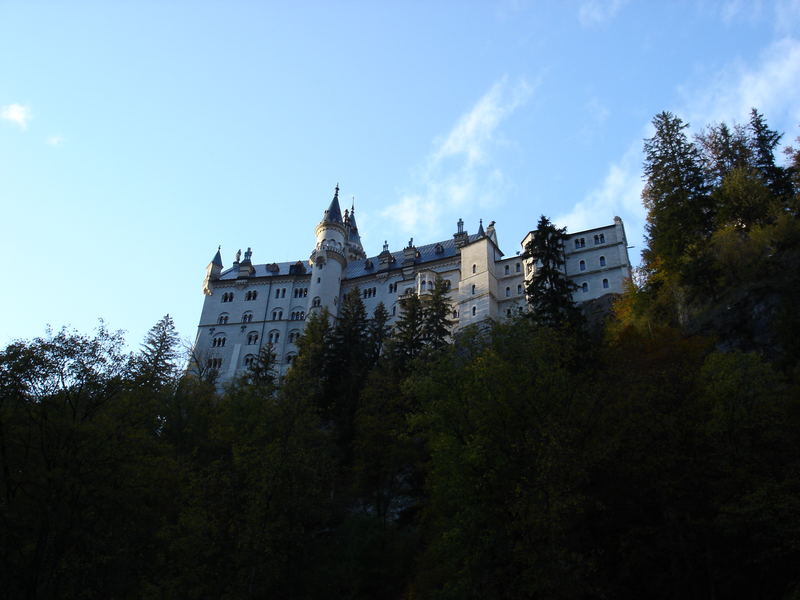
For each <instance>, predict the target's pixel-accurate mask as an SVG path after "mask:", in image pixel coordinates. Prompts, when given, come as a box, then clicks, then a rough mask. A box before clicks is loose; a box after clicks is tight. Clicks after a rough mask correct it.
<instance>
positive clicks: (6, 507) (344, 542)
mask: <svg viewBox="0 0 800 600" xmlns="http://www.w3.org/2000/svg"><path fill="white" fill-rule="evenodd" d="M654 126H655V135H654V137H653V138H650V139H648V140H646V141H645V145H644V173H645V177H646V187H645V192H644V197H643V200H644V203H645V206H646V208H647V211H648V229H647V240H646V242H647V247H646V250H645V252H644V255H643V266H642V268H641V269H640V270H639V272H638V273H637V276H636V277H635V278H634V281H633V282H632V283H631V285H630V288H629V289H628V291H627V292H626V293H625V294H624V295H623V296H622V297H620V298H619V299H617V301H616V303H615V304H614V309H613V312H612V314H610V315H609V317H608V319H607V321H606V322H605V323H604V324H596V323H593V324H588V323H587V322H586V321H585V320H584V319H583V318H582V317H581V314H580V311H578V310H577V309H576V308H575V307H574V305H572V304H571V302H570V301H569V292H570V289H569V285H568V284H567V283H566V282H565V281H563V280H560V279H559V276H558V271H559V269H558V266H559V260H560V257H559V253H558V252H554V251H553V249H554V248H556V249H557V248H558V244H559V243H560V242H559V240H560V239H561V237H562V236H563V234H564V233H563V230H559V229H557V228H555V227H554V226H553V225H552V224H551V223H550V222H549V221H548V220H547V219H546V218H544V217H543V218H542V219H541V220H540V222H539V229H538V231H539V235H538V236H537V237H536V238H535V240H536V242H535V243H534V244H533V245H531V246H530V247H529V248H528V249H527V252H528V253H529V254H530V256H532V257H534V258H536V259H537V261H538V262H539V264H540V269H539V270H538V271H537V272H538V273H539V279H535V280H534V281H532V282H531V285H530V286H529V289H528V294H529V299H530V301H531V304H532V306H534V307H536V311H535V312H534V313H532V315H533V316H522V317H519V318H518V319H516V320H511V321H506V322H503V323H487V324H486V326H485V327H482V328H475V329H468V330H465V331H463V332H462V333H461V334H459V335H458V336H457V337H456V339H451V338H450V336H449V333H448V332H449V327H450V321H449V318H448V317H449V315H450V310H449V308H448V304H447V293H448V292H447V290H446V289H445V287H444V286H443V285H442V284H441V282H438V283H437V285H436V288H435V290H434V292H433V294H432V295H431V296H430V297H427V298H418V297H417V296H414V295H410V296H407V297H406V298H405V299H404V300H403V311H402V317H401V319H400V320H399V322H398V323H397V325H396V326H395V327H394V328H390V327H389V326H388V325H387V322H388V320H389V315H388V313H387V312H386V310H385V309H384V307H383V306H382V305H380V306H379V307H378V309H377V310H376V311H375V314H373V315H368V314H366V312H365V310H364V306H363V304H362V302H361V299H360V296H359V294H358V293H357V291H356V292H355V293H351V294H349V295H347V296H346V297H345V298H344V299H343V302H342V305H341V307H340V310H339V318H338V319H337V320H336V321H335V322H331V320H330V319H329V318H328V315H327V314H325V313H319V314H316V315H313V316H311V317H310V318H309V320H308V322H307V324H306V329H305V333H304V334H303V336H302V337H301V338H300V341H299V353H298V358H297V360H296V362H295V364H294V365H293V366H292V368H291V369H290V371H289V372H288V375H287V376H286V377H285V378H284V379H283V380H280V381H279V380H277V379H276V378H275V376H274V372H273V370H272V358H271V356H270V353H269V351H268V349H266V350H265V351H264V352H262V354H261V355H260V356H259V358H258V360H257V361H255V363H254V364H253V365H252V367H251V369H250V371H248V372H247V373H246V374H245V375H244V376H242V377H241V378H240V379H239V380H237V381H235V382H233V383H232V384H231V385H230V386H228V387H227V388H226V389H225V390H224V392H223V393H219V392H218V391H217V389H216V386H215V381H214V376H215V373H214V372H213V371H203V372H198V371H196V370H195V369H193V368H191V367H190V368H189V369H188V370H186V369H184V368H183V367H182V365H183V359H182V358H181V351H180V348H179V343H178V339H177V335H176V333H175V331H174V327H173V325H172V321H171V319H170V318H169V317H168V316H167V317H165V318H164V319H163V320H161V321H160V322H159V323H157V324H156V325H155V326H154V327H153V329H152V330H151V332H150V334H149V335H148V337H147V339H146V340H145V341H144V343H143V344H142V347H141V350H140V351H139V352H138V353H136V354H135V355H127V354H124V352H123V351H122V347H123V343H122V339H121V338H120V336H119V335H117V334H114V333H111V332H108V331H106V330H104V329H102V328H101V329H100V330H98V331H97V332H96V333H95V334H93V335H91V336H86V335H80V334H77V333H71V332H68V331H61V332H58V333H55V334H49V335H48V336H46V337H44V338H37V339H34V340H31V341H20V342H17V343H14V344H11V345H10V346H8V347H7V348H5V349H4V350H3V351H2V352H0V582H2V585H0V597H7V598H104V599H107V598H198V599H205V598H228V599H238V598H276V599H278V598H286V599H290V598H291V599H295V598H297V599H313V598H326V599H328V598H350V599H368V598H369V599H372V598H380V599H384V598H385V599H398V600H400V599H406V600H411V599H428V598H430V599H468V598H475V599H492V598H497V599H514V598H542V599H549V598H631V599H637V600H638V599H641V598H664V599H667V598H670V599H672V598H751V599H752V598H800V568H798V565H800V433H798V432H800V310H799V309H798V306H799V305H798V300H799V298H798V283H800V282H798V273H800V269H798V259H800V215H799V214H798V202H799V198H798V190H799V189H800V181H798V175H799V174H800V152H796V151H793V150H791V149H789V151H788V153H787V161H786V164H783V162H782V161H781V160H778V159H777V158H776V157H775V151H776V149H777V148H778V144H779V141H780V135H779V134H778V133H777V132H774V131H772V130H770V129H769V127H768V125H767V123H766V120H765V118H764V117H763V116H762V115H761V114H759V113H758V112H756V111H755V110H754V111H753V113H752V114H751V115H750V121H749V122H748V123H747V124H746V125H736V124H731V125H726V124H715V125H712V126H709V127H707V128H706V129H705V130H704V131H703V132H702V133H701V134H700V135H698V136H696V137H694V138H690V137H689V135H688V133H687V126H686V125H685V124H684V123H683V122H682V121H681V120H680V119H679V118H678V117H676V116H674V115H672V114H670V113H662V114H659V115H657V116H656V117H655V119H654ZM545 277H546V278H549V279H546V280H545V279H543V278H545ZM556 292H558V293H556Z"/></svg>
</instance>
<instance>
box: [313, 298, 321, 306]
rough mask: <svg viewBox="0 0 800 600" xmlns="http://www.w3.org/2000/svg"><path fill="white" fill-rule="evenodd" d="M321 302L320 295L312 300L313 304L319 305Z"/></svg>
mask: <svg viewBox="0 0 800 600" xmlns="http://www.w3.org/2000/svg"><path fill="white" fill-rule="evenodd" d="M320 304H322V300H320V299H319V296H317V297H315V298H314V299H313V300H312V301H311V306H319V305H320Z"/></svg>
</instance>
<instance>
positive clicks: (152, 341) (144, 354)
mask: <svg viewBox="0 0 800 600" xmlns="http://www.w3.org/2000/svg"><path fill="white" fill-rule="evenodd" d="M178 342H179V336H178V332H177V331H176V330H175V323H173V321H172V317H170V316H169V315H168V314H167V315H164V316H163V317H162V318H161V319H160V320H159V321H158V323H156V324H155V325H153V327H151V328H150V331H149V332H148V333H147V337H146V338H145V340H144V343H143V344H142V349H141V352H140V353H139V355H138V357H137V358H136V362H135V370H136V374H137V375H138V378H139V380H140V381H142V382H143V383H145V384H146V385H149V386H151V387H154V388H162V387H164V386H165V385H167V384H169V383H171V382H175V380H176V378H177V374H178V368H179V365H178V359H179V353H178Z"/></svg>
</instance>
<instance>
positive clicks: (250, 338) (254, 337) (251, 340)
mask: <svg viewBox="0 0 800 600" xmlns="http://www.w3.org/2000/svg"><path fill="white" fill-rule="evenodd" d="M257 343H258V332H256V331H251V332H250V333H248V334H247V345H248V346H252V345H253V344H257Z"/></svg>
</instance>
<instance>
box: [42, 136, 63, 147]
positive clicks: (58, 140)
mask: <svg viewBox="0 0 800 600" xmlns="http://www.w3.org/2000/svg"><path fill="white" fill-rule="evenodd" d="M63 142H64V138H63V137H61V136H60V135H51V136H50V137H49V138H47V139H46V140H45V143H46V144H47V145H48V146H60V145H61V144H62V143H63Z"/></svg>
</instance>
